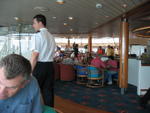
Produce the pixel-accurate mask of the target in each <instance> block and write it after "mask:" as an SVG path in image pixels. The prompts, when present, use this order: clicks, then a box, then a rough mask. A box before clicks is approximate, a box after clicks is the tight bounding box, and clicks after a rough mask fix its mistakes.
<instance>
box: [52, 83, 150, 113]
mask: <svg viewBox="0 0 150 113" xmlns="http://www.w3.org/2000/svg"><path fill="white" fill-rule="evenodd" d="M55 95H57V96H60V97H62V98H64V99H69V100H71V101H74V102H76V103H78V104H81V105H85V106H88V107H93V108H96V109H100V110H104V111H108V112H112V113H150V109H149V108H148V109H143V108H141V107H140V106H139V96H137V95H136V87H134V86H131V85H129V88H128V91H127V93H126V94H125V95H121V94H120V88H118V86H116V85H113V86H104V88H95V89H92V88H87V87H85V86H82V85H78V84H76V83H75V82H62V81H56V83H55Z"/></svg>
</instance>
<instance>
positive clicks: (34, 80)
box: [28, 76, 39, 91]
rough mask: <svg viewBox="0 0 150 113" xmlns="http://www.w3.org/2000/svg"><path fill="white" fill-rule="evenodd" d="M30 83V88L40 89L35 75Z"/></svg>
mask: <svg viewBox="0 0 150 113" xmlns="http://www.w3.org/2000/svg"><path fill="white" fill-rule="evenodd" d="M28 85H29V87H30V90H34V91H38V90H39V85H38V82H37V80H36V78H35V77H34V76H31V78H30V81H29V84H28Z"/></svg>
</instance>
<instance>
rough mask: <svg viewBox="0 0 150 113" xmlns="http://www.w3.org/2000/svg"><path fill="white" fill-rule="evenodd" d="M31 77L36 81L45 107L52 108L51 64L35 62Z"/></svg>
mask: <svg viewBox="0 0 150 113" xmlns="http://www.w3.org/2000/svg"><path fill="white" fill-rule="evenodd" d="M33 76H35V77H36V79H37V80H38V83H39V86H40V89H41V93H42V96H43V99H44V103H45V105H48V106H51V107H54V67H53V62H37V64H36V66H35V69H34V71H33Z"/></svg>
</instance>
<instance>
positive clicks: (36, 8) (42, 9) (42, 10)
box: [33, 6, 49, 12]
mask: <svg viewBox="0 0 150 113" xmlns="http://www.w3.org/2000/svg"><path fill="white" fill-rule="evenodd" d="M33 9H34V10H39V11H41V12H48V11H49V9H48V8H46V7H41V6H37V7H34V8H33Z"/></svg>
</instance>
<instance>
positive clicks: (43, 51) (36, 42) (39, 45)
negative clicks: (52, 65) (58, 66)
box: [30, 28, 56, 62]
mask: <svg viewBox="0 0 150 113" xmlns="http://www.w3.org/2000/svg"><path fill="white" fill-rule="evenodd" d="M30 50H31V51H33V52H38V53H39V57H38V61H39V62H53V58H54V54H55V50H56V43H55V40H54V37H53V36H52V34H50V33H49V32H48V30H47V29H46V28H41V29H40V32H38V33H36V34H35V37H34V38H33V39H32V40H31V48H30Z"/></svg>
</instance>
